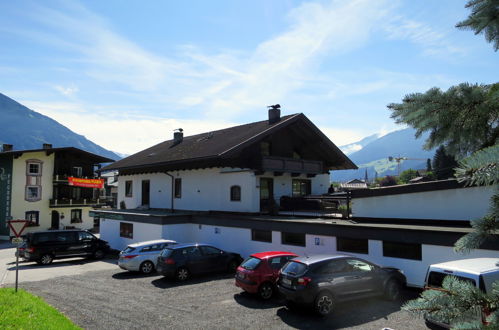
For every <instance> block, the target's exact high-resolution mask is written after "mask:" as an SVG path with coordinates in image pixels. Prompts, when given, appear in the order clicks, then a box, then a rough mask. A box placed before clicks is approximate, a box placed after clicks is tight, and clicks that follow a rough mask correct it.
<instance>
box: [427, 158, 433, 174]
mask: <svg viewBox="0 0 499 330" xmlns="http://www.w3.org/2000/svg"><path fill="white" fill-rule="evenodd" d="M431 171H433V170H432V168H431V159H430V158H428V159H427V160H426V172H431Z"/></svg>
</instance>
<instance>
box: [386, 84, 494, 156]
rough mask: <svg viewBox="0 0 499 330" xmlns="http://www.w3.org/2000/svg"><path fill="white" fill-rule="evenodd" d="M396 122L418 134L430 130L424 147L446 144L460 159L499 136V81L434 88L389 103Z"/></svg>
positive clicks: (446, 147) (484, 146)
mask: <svg viewBox="0 0 499 330" xmlns="http://www.w3.org/2000/svg"><path fill="white" fill-rule="evenodd" d="M388 108H389V109H390V110H391V111H392V114H391V117H392V118H393V119H395V122H396V123H404V124H408V125H410V126H412V127H414V128H415V129H416V137H420V136H421V134H423V133H425V132H429V133H430V136H429V138H428V139H427V140H426V142H425V145H424V148H425V149H427V150H429V149H433V148H435V147H438V146H440V145H445V149H446V150H447V153H448V154H450V155H454V156H456V157H458V158H462V157H465V156H468V155H469V154H470V153H472V152H474V151H476V150H479V149H482V148H486V147H490V146H492V145H494V144H495V143H496V141H497V139H498V137H499V125H498V120H499V84H495V85H478V84H474V85H472V84H468V83H463V84H460V85H458V86H452V87H450V88H449V89H448V90H447V91H446V92H442V91H441V90H440V89H439V88H437V87H434V88H432V89H430V90H428V91H427V92H426V93H414V94H409V95H406V96H405V97H404V99H403V100H402V103H392V104H389V105H388Z"/></svg>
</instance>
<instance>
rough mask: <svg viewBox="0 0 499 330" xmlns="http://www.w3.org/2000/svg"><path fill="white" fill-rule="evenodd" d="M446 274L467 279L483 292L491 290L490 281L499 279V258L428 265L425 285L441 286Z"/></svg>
mask: <svg viewBox="0 0 499 330" xmlns="http://www.w3.org/2000/svg"><path fill="white" fill-rule="evenodd" d="M447 275H453V276H455V277H457V278H459V279H461V280H464V281H469V282H471V283H473V285H474V286H476V287H478V288H480V290H482V291H484V292H487V293H488V292H492V283H493V282H494V281H499V258H474V259H463V260H454V261H448V262H442V263H440V264H433V265H430V267H429V268H428V272H427V273H426V280H425V287H430V288H432V287H433V288H434V287H437V288H439V287H441V286H442V281H443V279H444V277H445V276H447Z"/></svg>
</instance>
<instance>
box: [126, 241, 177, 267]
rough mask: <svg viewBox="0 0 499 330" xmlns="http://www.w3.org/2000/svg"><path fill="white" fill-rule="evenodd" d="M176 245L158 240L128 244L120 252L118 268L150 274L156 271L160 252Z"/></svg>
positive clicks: (173, 242)
mask: <svg viewBox="0 0 499 330" xmlns="http://www.w3.org/2000/svg"><path fill="white" fill-rule="evenodd" d="M176 243H177V242H175V241H172V240H166V239H160V240H154V241H146V242H139V243H134V244H130V245H128V246H127V247H126V248H125V249H124V250H123V251H121V252H120V256H119V259H118V266H120V268H122V269H125V270H129V271H134V272H139V271H140V272H141V273H143V274H150V273H152V272H154V271H155V270H156V262H157V261H158V256H159V254H160V253H161V251H162V250H163V249H164V248H166V247H168V246H172V245H174V244H176Z"/></svg>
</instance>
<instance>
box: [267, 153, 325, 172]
mask: <svg viewBox="0 0 499 330" xmlns="http://www.w3.org/2000/svg"><path fill="white" fill-rule="evenodd" d="M262 170H264V171H276V172H287V173H306V174H320V173H322V172H323V164H322V162H321V161H317V160H305V159H295V158H284V157H268V156H265V157H263V158H262Z"/></svg>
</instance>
